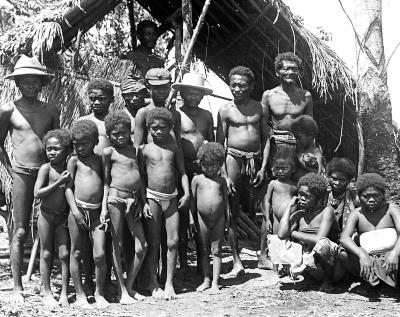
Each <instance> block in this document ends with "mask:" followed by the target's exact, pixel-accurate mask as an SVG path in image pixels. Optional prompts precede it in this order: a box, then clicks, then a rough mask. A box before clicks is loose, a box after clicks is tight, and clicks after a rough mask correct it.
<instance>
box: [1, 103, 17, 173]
mask: <svg viewBox="0 0 400 317" xmlns="http://www.w3.org/2000/svg"><path fill="white" fill-rule="evenodd" d="M13 109H14V107H13V106H12V104H11V103H6V104H4V105H1V106H0V162H1V163H2V164H3V165H4V167H5V168H6V170H7V172H8V174H10V176H11V177H12V175H13V173H12V168H11V161H10V158H9V156H8V153H7V151H6V149H5V147H4V141H5V139H6V137H7V133H8V130H9V128H10V118H11V114H12V112H13Z"/></svg>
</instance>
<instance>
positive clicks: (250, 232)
mask: <svg viewBox="0 0 400 317" xmlns="http://www.w3.org/2000/svg"><path fill="white" fill-rule="evenodd" d="M237 224H238V226H240V228H242V230H244V231H245V232H246V233H247V235H248V236H249V238H250V239H252V240H255V241H258V240H260V237H259V236H258V235H257V233H255V232H254V231H253V230H252V229H251V228H250V227H249V226H248V225H246V224H245V223H244V221H243V220H242V219H241V218H240V217H239V218H238V219H237Z"/></svg>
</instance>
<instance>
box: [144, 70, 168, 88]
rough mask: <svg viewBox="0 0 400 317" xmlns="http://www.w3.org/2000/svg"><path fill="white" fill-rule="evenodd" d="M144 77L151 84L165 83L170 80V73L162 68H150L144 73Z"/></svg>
mask: <svg viewBox="0 0 400 317" xmlns="http://www.w3.org/2000/svg"><path fill="white" fill-rule="evenodd" d="M145 79H146V80H147V82H148V83H149V85H152V86H159V85H165V84H168V83H170V82H171V73H170V72H169V71H167V70H166V69H164V68H152V69H149V71H148V72H147V73H146V76H145Z"/></svg>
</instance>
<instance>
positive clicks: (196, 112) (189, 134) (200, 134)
mask: <svg viewBox="0 0 400 317" xmlns="http://www.w3.org/2000/svg"><path fill="white" fill-rule="evenodd" d="M205 83H206V80H205V78H204V77H203V76H202V75H201V74H198V73H187V74H185V75H184V76H183V79H182V82H180V83H175V84H172V88H173V89H175V90H177V91H179V92H180V95H181V97H182V99H183V101H184V103H183V106H182V107H181V108H180V109H179V112H180V114H181V141H182V151H183V156H184V159H185V169H186V173H187V175H188V177H189V181H191V180H192V178H193V177H194V176H195V175H197V174H201V173H202V171H201V168H200V165H199V163H198V162H197V152H198V150H199V148H200V146H201V145H202V144H203V143H204V142H205V141H210V142H211V141H214V140H215V137H214V123H213V117H212V114H211V113H210V112H209V111H207V110H204V109H202V108H199V104H200V102H201V100H202V99H203V97H204V96H205V95H210V94H211V93H212V89H211V88H209V87H207V86H206V84H205ZM179 215H180V218H179V220H180V227H179V233H180V234H179V261H180V265H181V268H182V269H186V268H187V243H188V241H187V233H186V231H187V228H188V225H189V210H183V211H181V212H180V213H179ZM194 216H196V215H194ZM196 220H197V219H195V221H196ZM196 249H197V259H198V262H197V264H198V269H199V270H200V267H199V264H200V240H199V239H198V237H196Z"/></svg>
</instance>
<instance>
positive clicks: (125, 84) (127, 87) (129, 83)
mask: <svg viewBox="0 0 400 317" xmlns="http://www.w3.org/2000/svg"><path fill="white" fill-rule="evenodd" d="M120 88H121V92H122V94H129V93H134V92H139V91H142V90H146V89H147V88H146V86H145V85H144V84H143V82H141V81H140V80H134V79H132V78H127V79H125V80H123V81H122V82H121V86H120Z"/></svg>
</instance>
